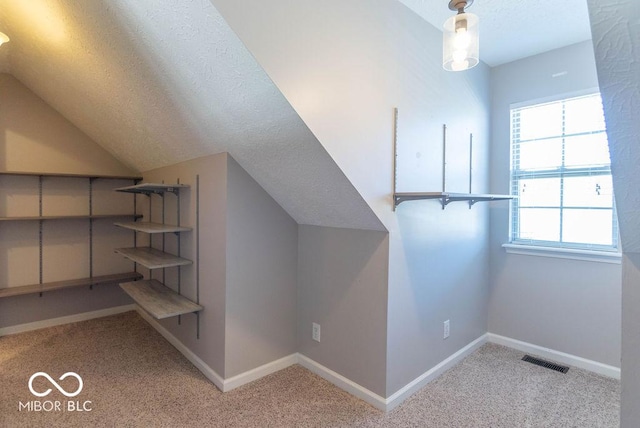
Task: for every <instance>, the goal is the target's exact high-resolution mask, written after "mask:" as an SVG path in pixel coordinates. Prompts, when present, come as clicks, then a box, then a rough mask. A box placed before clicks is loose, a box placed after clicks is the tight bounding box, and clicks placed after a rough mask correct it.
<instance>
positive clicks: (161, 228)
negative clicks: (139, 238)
mask: <svg viewBox="0 0 640 428" xmlns="http://www.w3.org/2000/svg"><path fill="white" fill-rule="evenodd" d="M114 224H115V225H116V226H119V227H123V228H125V229H130V230H135V231H136V232H144V233H170V232H190V231H191V228H190V227H183V226H173V225H170V224H160V223H148V222H144V221H131V222H127V223H114Z"/></svg>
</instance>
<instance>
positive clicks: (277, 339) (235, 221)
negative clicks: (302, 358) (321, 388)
mask: <svg viewBox="0 0 640 428" xmlns="http://www.w3.org/2000/svg"><path fill="white" fill-rule="evenodd" d="M226 205H227V214H226V216H227V224H226V227H227V248H226V251H227V255H226V260H227V272H226V284H227V285H226V298H225V302H226V309H225V312H226V313H225V336H226V339H225V361H226V364H225V371H224V376H225V378H229V377H232V376H235V375H238V374H240V373H243V372H246V371H248V370H251V369H254V368H256V367H259V366H261V365H263V364H267V363H270V362H272V361H275V360H278V359H280V358H283V357H286V356H288V355H291V354H294V353H295V352H297V343H296V296H297V260H298V256H297V255H298V224H297V223H296V222H295V221H294V220H293V219H292V218H291V217H290V216H289V215H288V214H287V213H286V211H284V209H283V208H282V207H281V206H280V205H278V204H277V203H276V202H275V200H274V199H273V198H272V197H271V196H269V194H268V193H267V192H265V191H264V189H263V188H262V187H260V185H258V183H256V182H255V180H253V178H251V176H250V175H249V174H248V173H247V172H246V171H245V170H244V169H242V167H240V165H238V163H237V162H236V161H235V160H234V159H233V158H232V157H231V156H227V200H226ZM205 262H206V260H205Z"/></svg>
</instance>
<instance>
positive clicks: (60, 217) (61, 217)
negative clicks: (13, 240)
mask: <svg viewBox="0 0 640 428" xmlns="http://www.w3.org/2000/svg"><path fill="white" fill-rule="evenodd" d="M120 217H134V218H141V217H142V216H141V215H137V214H136V215H134V214H97V215H51V216H33V217H0V221H33V220H78V219H80V220H82V219H101V218H120Z"/></svg>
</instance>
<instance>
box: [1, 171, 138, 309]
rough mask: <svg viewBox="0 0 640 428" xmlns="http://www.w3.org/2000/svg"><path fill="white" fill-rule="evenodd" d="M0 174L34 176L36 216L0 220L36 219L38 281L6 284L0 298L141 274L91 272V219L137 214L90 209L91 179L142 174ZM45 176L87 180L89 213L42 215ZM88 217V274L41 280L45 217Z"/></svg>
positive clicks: (135, 277) (53, 218) (57, 219)
mask: <svg viewBox="0 0 640 428" xmlns="http://www.w3.org/2000/svg"><path fill="white" fill-rule="evenodd" d="M0 175H5V176H23V177H38V211H39V213H38V214H39V215H37V216H12V217H0V222H16V221H20V222H23V221H37V222H39V231H38V241H39V242H38V252H39V254H38V276H39V281H38V283H37V284H31V285H22V286H18V287H7V288H2V289H0V298H2V297H11V296H20V295H25V294H36V293H37V294H40V296H42V294H43V293H44V292H47V291H53V290H60V289H64V288H72V287H86V286H88V287H90V288H93V286H94V285H105V284H117V283H119V282H121V281H134V280H137V279H141V278H142V275H141V274H139V273H138V272H124V273H117V274H109V275H97V276H95V275H93V221H94V220H99V219H113V218H122V217H130V218H133V219H136V218H138V217H140V216H137V215H136V214H131V213H122V214H94V213H93V182H94V181H95V180H98V179H102V180H132V181H134V182H138V181H140V180H141V179H142V177H134V176H122V175H101V174H65V173H41V172H12V171H3V172H0ZM46 178H74V179H85V180H88V195H89V207H88V208H89V214H86V215H54V216H45V215H43V190H42V189H43V181H44V180H45V179H46ZM84 219H86V220H89V222H88V223H89V225H88V228H89V231H88V232H89V277H87V278H76V279H69V280H64V281H55V282H44V281H43V278H44V272H43V261H42V259H43V225H44V222H45V221H60V220H84Z"/></svg>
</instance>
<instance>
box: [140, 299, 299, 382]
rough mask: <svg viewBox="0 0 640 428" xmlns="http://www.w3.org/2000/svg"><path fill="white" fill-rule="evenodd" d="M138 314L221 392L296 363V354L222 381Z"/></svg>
mask: <svg viewBox="0 0 640 428" xmlns="http://www.w3.org/2000/svg"><path fill="white" fill-rule="evenodd" d="M137 310H138V313H139V314H140V316H141V317H142V318H144V319H145V320H146V321H147V322H148V323H149V324H150V325H151V326H152V327H153V328H155V329H156V330H157V331H158V333H160V334H161V335H162V336H163V337H164V338H165V339H167V341H168V342H169V343H171V344H172V345H173V346H174V347H175V348H176V349H177V350H178V351H180V353H181V354H182V355H184V356H185V358H186V359H187V360H189V361H191V363H192V364H193V365H194V366H196V368H197V369H198V370H200V371H201V372H202V374H203V375H205V377H206V378H207V379H209V380H210V381H211V382H213V384H214V385H215V386H217V387H218V389H219V390H220V391H222V392H227V391H231V390H232V389H235V388H238V387H240V386H242V385H245V384H247V383H249V382H253V381H254V380H258V379H260V378H262V377H264V376H267V375H270V374H271V373H275V372H277V371H279V370H282V369H284V368H286V367H289V366H291V365H293V364H296V363H297V362H298V354H291V355H288V356H286V357H284V358H280V359H279V360H275V361H272V362H270V363H267V364H264V365H262V366H260V367H256V368H255V369H251V370H249V371H246V372H244V373H240V374H238V375H236V376H233V377H230V378H229V379H223V377H222V376H220V375H219V374H218V373H216V371H215V370H213V369H212V368H211V367H209V365H208V364H207V363H205V362H204V361H202V359H200V357H198V356H197V355H196V354H194V353H193V351H191V350H190V349H189V348H187V347H186V346H185V345H184V344H183V343H182V342H181V341H180V340H179V339H178V338H177V337H175V336H174V335H173V334H171V333H170V332H169V330H167V329H166V328H164V327H163V326H162V325H161V324H160V323H159V322H158V321H156V320H155V319H153V318H152V317H151V316H149V314H147V313H146V312H145V311H144V310H142V309H140V308H138V309H137Z"/></svg>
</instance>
